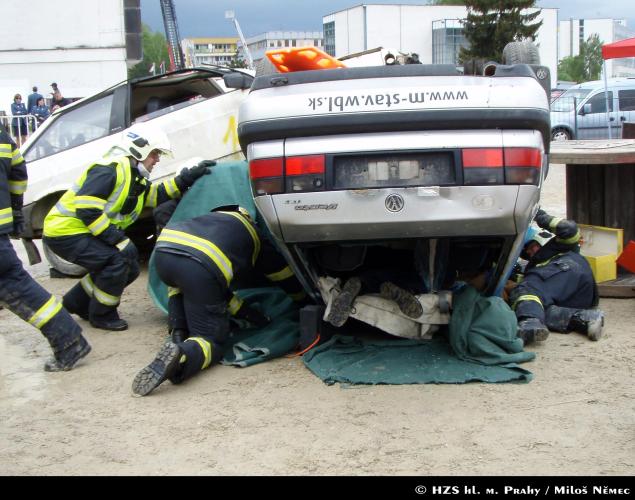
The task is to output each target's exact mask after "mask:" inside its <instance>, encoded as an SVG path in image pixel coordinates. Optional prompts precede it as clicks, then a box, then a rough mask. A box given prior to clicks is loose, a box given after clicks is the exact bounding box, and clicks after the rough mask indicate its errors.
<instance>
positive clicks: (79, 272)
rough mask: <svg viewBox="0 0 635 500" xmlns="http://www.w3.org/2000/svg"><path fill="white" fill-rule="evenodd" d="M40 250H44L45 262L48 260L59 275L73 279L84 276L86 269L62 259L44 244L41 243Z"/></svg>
mask: <svg viewBox="0 0 635 500" xmlns="http://www.w3.org/2000/svg"><path fill="white" fill-rule="evenodd" d="M42 249H43V250H44V255H45V256H46V260H48V262H49V264H50V266H51V267H52V268H53V269H55V270H57V271H59V272H60V273H61V274H63V275H65V276H70V277H73V278H81V277H82V276H84V275H85V274H86V272H87V271H86V269H84V268H83V267H82V266H78V265H77V264H73V263H71V262H68V261H67V260H64V259H62V258H61V257H60V256H59V255H57V254H56V253H55V252H53V250H51V248H50V247H49V246H48V245H47V244H46V243H44V242H42Z"/></svg>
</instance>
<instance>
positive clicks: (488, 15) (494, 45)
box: [459, 0, 542, 62]
mask: <svg viewBox="0 0 635 500" xmlns="http://www.w3.org/2000/svg"><path fill="white" fill-rule="evenodd" d="M535 3H536V1H535V0H466V1H465V5H466V7H467V9H468V11H467V19H466V21H465V22H464V25H463V26H464V27H463V33H464V34H465V38H466V39H467V41H468V42H469V43H470V46H469V47H463V48H461V52H460V53H459V60H460V61H461V62H465V61H467V60H468V59H473V58H474V59H485V60H489V61H498V62H501V61H502V56H503V49H504V48H505V45H507V44H508V43H509V42H514V41H522V40H531V41H534V40H535V39H536V33H537V31H538V28H540V26H541V25H542V21H539V22H534V21H535V19H536V18H537V17H538V16H539V15H540V10H536V11H535V12H533V13H527V12H525V13H523V12H522V11H523V10H525V9H530V8H535V7H536V5H535Z"/></svg>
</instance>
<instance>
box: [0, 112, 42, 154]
mask: <svg viewBox="0 0 635 500" xmlns="http://www.w3.org/2000/svg"><path fill="white" fill-rule="evenodd" d="M0 125H2V126H3V127H4V129H5V130H6V131H7V132H8V133H9V135H10V136H11V138H12V139H13V141H14V142H15V143H16V144H17V145H18V146H21V145H22V144H24V142H25V141H26V140H27V139H28V137H29V135H30V134H32V133H33V132H35V131H36V130H37V128H38V126H39V125H40V124H39V123H38V119H37V117H36V116H35V115H7V114H5V113H3V112H1V111H0Z"/></svg>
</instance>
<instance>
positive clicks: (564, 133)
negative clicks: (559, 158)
mask: <svg viewBox="0 0 635 500" xmlns="http://www.w3.org/2000/svg"><path fill="white" fill-rule="evenodd" d="M572 138H573V137H572V135H571V132H570V131H569V130H567V129H566V128H562V127H560V128H554V129H553V130H552V131H551V140H552V141H556V142H564V141H570V140H571V139H572Z"/></svg>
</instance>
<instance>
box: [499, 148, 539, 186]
mask: <svg viewBox="0 0 635 500" xmlns="http://www.w3.org/2000/svg"><path fill="white" fill-rule="evenodd" d="M541 167H542V152H541V151H540V150H539V149H536V148H505V184H533V185H535V186H537V185H538V183H539V182H540V168H541Z"/></svg>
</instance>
